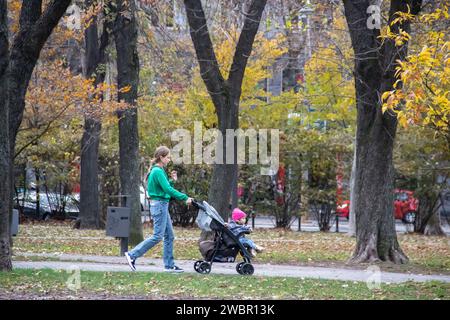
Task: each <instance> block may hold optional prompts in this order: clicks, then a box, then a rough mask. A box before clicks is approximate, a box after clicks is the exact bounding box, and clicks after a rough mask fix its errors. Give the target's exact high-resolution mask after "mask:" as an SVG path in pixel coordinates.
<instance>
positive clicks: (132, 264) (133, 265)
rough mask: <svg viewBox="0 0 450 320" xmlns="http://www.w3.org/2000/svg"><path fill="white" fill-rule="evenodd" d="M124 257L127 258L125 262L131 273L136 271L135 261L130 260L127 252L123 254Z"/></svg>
mask: <svg viewBox="0 0 450 320" xmlns="http://www.w3.org/2000/svg"><path fill="white" fill-rule="evenodd" d="M125 257H126V258H127V262H128V265H129V266H130V268H131V271H136V266H135V262H136V260H134V259H131V257H130V254H129V253H128V252H125Z"/></svg>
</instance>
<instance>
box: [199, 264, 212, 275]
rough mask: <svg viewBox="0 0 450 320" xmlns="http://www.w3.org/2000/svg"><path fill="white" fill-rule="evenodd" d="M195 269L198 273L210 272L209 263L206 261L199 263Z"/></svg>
mask: <svg viewBox="0 0 450 320" xmlns="http://www.w3.org/2000/svg"><path fill="white" fill-rule="evenodd" d="M196 271H197V272H198V273H203V274H208V273H210V272H211V265H210V264H209V263H208V262H206V261H203V262H202V263H200V265H199V266H198V268H197V270H196Z"/></svg>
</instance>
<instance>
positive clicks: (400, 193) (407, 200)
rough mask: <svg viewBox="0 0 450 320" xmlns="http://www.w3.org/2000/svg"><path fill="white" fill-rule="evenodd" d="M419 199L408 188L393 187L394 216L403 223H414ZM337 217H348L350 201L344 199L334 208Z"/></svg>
mask: <svg viewBox="0 0 450 320" xmlns="http://www.w3.org/2000/svg"><path fill="white" fill-rule="evenodd" d="M418 208H419V200H417V199H416V198H414V193H413V192H412V191H409V190H402V189H395V199H394V217H395V219H401V220H402V221H403V222H405V223H414V221H415V220H416V214H417V210H418ZM336 214H337V215H338V216H339V217H344V218H347V219H348V218H349V214H350V201H349V200H345V201H343V202H342V204H341V205H338V206H337V208H336Z"/></svg>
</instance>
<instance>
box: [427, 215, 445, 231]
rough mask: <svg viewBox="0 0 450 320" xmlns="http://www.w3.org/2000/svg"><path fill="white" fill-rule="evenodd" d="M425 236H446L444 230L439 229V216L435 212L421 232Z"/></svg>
mask: <svg viewBox="0 0 450 320" xmlns="http://www.w3.org/2000/svg"><path fill="white" fill-rule="evenodd" d="M423 234H424V235H426V236H446V234H445V232H444V230H443V229H442V227H441V220H440V219H439V214H438V213H437V212H436V211H435V212H433V214H432V215H431V217H430V220H428V223H427V225H426V227H425V230H424V232H423Z"/></svg>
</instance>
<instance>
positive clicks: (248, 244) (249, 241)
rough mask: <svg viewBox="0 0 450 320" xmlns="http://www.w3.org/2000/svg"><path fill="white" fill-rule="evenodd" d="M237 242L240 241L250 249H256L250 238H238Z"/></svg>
mask: <svg viewBox="0 0 450 320" xmlns="http://www.w3.org/2000/svg"><path fill="white" fill-rule="evenodd" d="M239 242H240V243H242V245H243V246H247V247H250V248H252V249H256V245H255V243H254V242H253V241H252V240H250V239H248V238H244V237H242V238H239Z"/></svg>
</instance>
